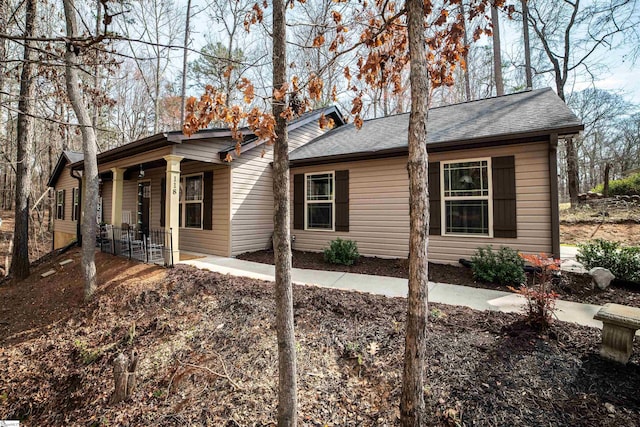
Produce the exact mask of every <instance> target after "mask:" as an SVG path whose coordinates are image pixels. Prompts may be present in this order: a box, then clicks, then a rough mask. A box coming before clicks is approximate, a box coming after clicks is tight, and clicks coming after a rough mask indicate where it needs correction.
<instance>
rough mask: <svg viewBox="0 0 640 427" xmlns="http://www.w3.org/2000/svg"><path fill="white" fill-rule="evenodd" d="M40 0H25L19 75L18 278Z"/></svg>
mask: <svg viewBox="0 0 640 427" xmlns="http://www.w3.org/2000/svg"><path fill="white" fill-rule="evenodd" d="M37 3H38V2H37V0H26V1H25V3H24V8H25V27H24V36H25V39H27V40H25V42H24V54H23V60H24V62H23V63H22V73H21V75H20V98H19V101H18V129H17V137H18V150H17V166H16V206H15V224H14V242H13V251H12V254H11V258H12V261H11V268H10V273H11V274H13V275H14V276H15V277H16V278H18V279H24V278H26V277H27V276H28V275H29V195H30V193H31V162H32V157H33V156H32V153H33V142H34V141H33V135H34V123H33V120H34V109H35V108H34V105H35V96H34V95H35V80H34V79H35V77H36V65H37V64H36V48H37V46H36V43H35V42H34V41H32V40H28V39H29V38H32V37H34V36H35V34H36V21H37V16H36V14H37V7H36V6H37Z"/></svg>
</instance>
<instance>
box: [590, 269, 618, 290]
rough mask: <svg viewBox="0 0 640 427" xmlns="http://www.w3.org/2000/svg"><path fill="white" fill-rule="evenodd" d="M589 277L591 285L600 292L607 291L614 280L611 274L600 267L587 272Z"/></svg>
mask: <svg viewBox="0 0 640 427" xmlns="http://www.w3.org/2000/svg"><path fill="white" fill-rule="evenodd" d="M589 275H590V276H591V278H592V279H593V283H595V284H596V286H597V287H598V288H600V289H602V290H604V289H607V288H608V287H609V285H610V284H611V281H612V280H613V279H615V278H616V276H614V275H613V273H612V272H610V271H609V270H607V269H606V268H602V267H594V268H592V269H591V270H589Z"/></svg>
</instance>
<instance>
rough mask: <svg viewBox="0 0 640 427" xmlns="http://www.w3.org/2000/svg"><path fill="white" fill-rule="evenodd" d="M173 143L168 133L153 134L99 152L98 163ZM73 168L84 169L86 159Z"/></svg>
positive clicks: (72, 165)
mask: <svg viewBox="0 0 640 427" xmlns="http://www.w3.org/2000/svg"><path fill="white" fill-rule="evenodd" d="M172 144H173V143H172V142H170V141H168V140H167V137H166V134H157V135H153V136H150V137H148V138H144V139H141V140H139V141H134V142H131V143H129V144H125V145H122V146H120V147H116V148H113V149H111V150H108V151H105V152H103V153H100V154H98V157H97V159H98V165H101V164H104V163H109V162H113V161H116V160H120V159H124V158H126V157H129V156H132V155H136V154H140V153H144V152H146V151H151V150H156V149H158V148H163V147H165V146H169V145H172ZM71 168H72V169H83V168H84V160H81V161H79V162H75V163H72V164H71Z"/></svg>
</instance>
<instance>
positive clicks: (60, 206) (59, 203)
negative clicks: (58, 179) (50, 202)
mask: <svg viewBox="0 0 640 427" xmlns="http://www.w3.org/2000/svg"><path fill="white" fill-rule="evenodd" d="M56 219H64V190H59V191H57V192H56Z"/></svg>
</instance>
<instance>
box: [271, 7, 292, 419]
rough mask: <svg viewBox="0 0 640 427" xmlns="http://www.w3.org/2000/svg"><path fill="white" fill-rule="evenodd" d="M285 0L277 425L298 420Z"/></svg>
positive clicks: (276, 10) (279, 106) (276, 194)
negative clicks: (285, 99) (285, 91)
mask: <svg viewBox="0 0 640 427" xmlns="http://www.w3.org/2000/svg"><path fill="white" fill-rule="evenodd" d="M286 29H287V27H286V6H285V1H284V0H274V2H273V99H272V103H273V106H272V111H273V116H274V118H275V133H276V139H275V141H274V145H273V238H274V244H273V248H274V263H275V269H276V330H277V334H278V425H279V426H282V427H284V426H295V425H296V424H297V422H298V397H297V394H296V389H297V387H296V347H295V335H294V329H293V290H292V285H291V232H290V231H291V230H290V229H289V228H290V212H289V210H290V208H289V141H288V135H287V119H286V116H285V115H284V112H285V110H286V108H287V106H286V105H285V101H284V97H282V95H279V94H277V92H278V91H281V90H282V88H284V87H286V86H285V83H286V82H287V33H286Z"/></svg>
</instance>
